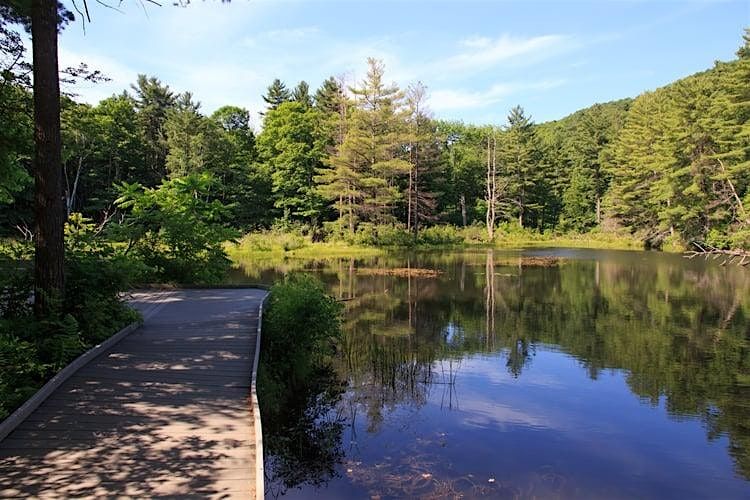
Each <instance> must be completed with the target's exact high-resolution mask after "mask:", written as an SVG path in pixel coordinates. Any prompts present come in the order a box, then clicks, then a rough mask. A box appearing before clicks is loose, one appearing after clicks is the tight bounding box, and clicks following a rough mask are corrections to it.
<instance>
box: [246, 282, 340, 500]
mask: <svg viewBox="0 0 750 500" xmlns="http://www.w3.org/2000/svg"><path fill="white" fill-rule="evenodd" d="M341 314H342V306H341V304H340V303H339V302H337V301H336V300H334V299H333V298H331V297H329V296H328V295H327V294H326V292H325V289H324V288H323V285H322V284H321V283H320V282H319V281H317V280H315V279H313V278H311V277H309V276H296V277H291V278H289V279H287V280H285V281H283V282H281V283H278V284H276V285H274V287H273V288H272V289H271V295H270V297H269V299H268V303H267V307H266V311H265V314H264V317H263V338H262V344H263V345H262V347H261V362H260V367H259V373H258V378H259V381H258V390H259V398H260V407H261V412H262V418H263V436H264V444H263V446H264V451H265V453H266V458H267V459H268V460H271V461H272V462H273V467H271V468H269V472H271V473H273V474H274V475H275V477H274V479H275V480H280V481H281V482H282V483H283V484H284V486H285V488H295V487H298V486H299V485H301V484H303V483H305V482H311V483H312V484H320V483H321V482H322V481H323V478H324V477H327V476H328V475H331V474H333V471H334V467H335V465H336V464H337V463H338V462H339V461H340V460H341V458H342V457H343V449H342V447H341V434H342V429H343V424H342V423H341V422H340V421H339V420H337V419H327V418H325V417H326V415H328V414H330V412H331V411H332V410H333V408H334V407H335V405H336V403H337V401H338V400H339V398H340V396H341V394H342V392H343V388H344V382H343V381H341V380H339V379H338V377H337V375H336V372H335V370H333V368H332V366H331V363H330V355H331V354H333V352H334V346H335V342H336V341H337V340H338V339H339V338H340V337H341Z"/></svg>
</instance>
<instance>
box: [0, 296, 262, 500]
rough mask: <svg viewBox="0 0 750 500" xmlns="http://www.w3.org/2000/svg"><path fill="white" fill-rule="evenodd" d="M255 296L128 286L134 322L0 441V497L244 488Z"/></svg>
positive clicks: (251, 475)
mask: <svg viewBox="0 0 750 500" xmlns="http://www.w3.org/2000/svg"><path fill="white" fill-rule="evenodd" d="M265 294H266V292H265V291H263V290H257V289H202V290H175V291H169V292H148V293H146V292H144V293H140V294H134V296H133V302H132V303H133V305H134V306H135V307H136V308H138V309H139V310H141V311H142V312H143V313H144V318H145V321H144V324H143V326H142V327H141V328H139V329H138V330H136V331H135V332H133V333H132V334H130V335H129V336H128V337H126V338H125V339H124V340H122V341H121V342H120V343H118V344H116V345H115V346H114V347H113V348H112V349H110V350H109V352H106V353H104V354H102V355H101V356H99V357H98V358H96V359H94V360H93V361H92V362H90V363H89V364H88V365H86V366H85V367H83V368H82V369H81V370H79V371H78V372H77V373H76V374H75V375H74V376H72V377H71V378H70V379H68V380H67V381H66V382H65V383H64V384H63V385H62V386H61V387H60V388H59V389H58V390H57V391H56V392H55V393H53V394H52V396H51V397H49V398H48V399H47V400H46V401H45V402H44V403H43V404H42V405H41V406H39V408H37V409H36V410H35V411H34V413H32V414H31V415H30V416H29V417H28V418H27V419H26V420H25V421H24V422H23V423H22V424H21V425H20V426H19V427H17V428H16V430H14V431H13V432H12V433H11V434H10V435H8V436H7V437H6V438H5V439H4V440H3V441H2V442H0V497H24V498H25V497H29V496H31V497H52V498H70V497H81V496H89V497H137V498H145V497H155V496H180V497H184V496H196V497H215V498H230V497H236V498H254V497H255V480H256V478H255V465H256V464H255V460H256V456H255V429H254V424H253V410H252V405H251V402H250V381H251V373H252V366H253V359H254V354H255V345H256V335H257V329H258V312H259V306H260V304H261V301H262V300H263V298H264V296H265ZM260 459H261V460H262V458H260Z"/></svg>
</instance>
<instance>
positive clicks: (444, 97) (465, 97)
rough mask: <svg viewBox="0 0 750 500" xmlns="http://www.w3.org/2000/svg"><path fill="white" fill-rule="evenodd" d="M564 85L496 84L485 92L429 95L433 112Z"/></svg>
mask: <svg viewBox="0 0 750 500" xmlns="http://www.w3.org/2000/svg"><path fill="white" fill-rule="evenodd" d="M564 84H565V80H562V79H557V80H543V81H539V82H531V83H498V84H495V85H492V86H491V87H490V88H488V89H486V90H463V89H439V90H435V91H433V92H431V93H430V95H429V103H430V107H431V108H432V109H433V110H434V111H448V110H458V109H469V108H478V107H483V106H489V105H492V104H497V103H499V102H502V101H503V100H504V99H505V98H506V97H508V96H510V95H513V94H516V93H521V92H523V91H526V90H548V89H552V88H555V87H559V86H561V85H564Z"/></svg>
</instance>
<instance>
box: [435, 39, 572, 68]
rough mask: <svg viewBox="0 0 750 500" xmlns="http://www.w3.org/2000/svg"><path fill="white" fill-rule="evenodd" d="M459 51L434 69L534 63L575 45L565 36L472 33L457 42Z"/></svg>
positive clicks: (440, 61) (437, 62) (439, 62)
mask: <svg viewBox="0 0 750 500" xmlns="http://www.w3.org/2000/svg"><path fill="white" fill-rule="evenodd" d="M459 45H460V46H461V47H463V49H464V50H463V51H462V52H459V53H457V54H454V55H452V56H448V57H446V58H444V59H442V60H439V61H436V62H435V63H434V64H433V65H432V66H433V69H434V70H435V71H441V72H445V71H446V70H448V71H457V70H461V71H467V70H474V71H477V70H480V71H481V70H487V69H490V68H493V67H495V66H497V65H498V64H501V63H506V62H507V63H510V62H513V63H524V64H529V63H534V62H538V61H540V60H542V59H545V58H547V57H550V56H551V55H553V54H557V53H559V52H561V51H565V50H569V49H571V48H573V47H575V46H576V42H575V40H574V39H573V38H572V37H570V36H566V35H541V36H535V37H530V38H520V37H514V36H511V35H502V36H500V37H498V38H494V39H493V38H488V37H481V36H472V37H469V38H465V39H463V40H461V41H460V42H459Z"/></svg>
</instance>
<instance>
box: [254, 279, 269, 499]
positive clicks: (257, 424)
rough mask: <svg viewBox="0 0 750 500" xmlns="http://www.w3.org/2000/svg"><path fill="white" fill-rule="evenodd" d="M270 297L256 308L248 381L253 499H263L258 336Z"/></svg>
mask: <svg viewBox="0 0 750 500" xmlns="http://www.w3.org/2000/svg"><path fill="white" fill-rule="evenodd" d="M269 296H270V294H269V293H266V296H265V297H263V300H261V301H260V305H259V306H258V329H257V334H256V336H255V358H254V359H253V372H252V378H251V380H250V399H251V404H252V405H253V429H254V430H255V498H256V500H263V499H264V498H265V489H266V485H265V469H264V467H263V427H262V423H261V420H260V404H259V403H258V390H257V381H258V364H259V363H260V335H261V330H262V326H263V307H264V306H265V305H266V301H267V300H268V297H269Z"/></svg>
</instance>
